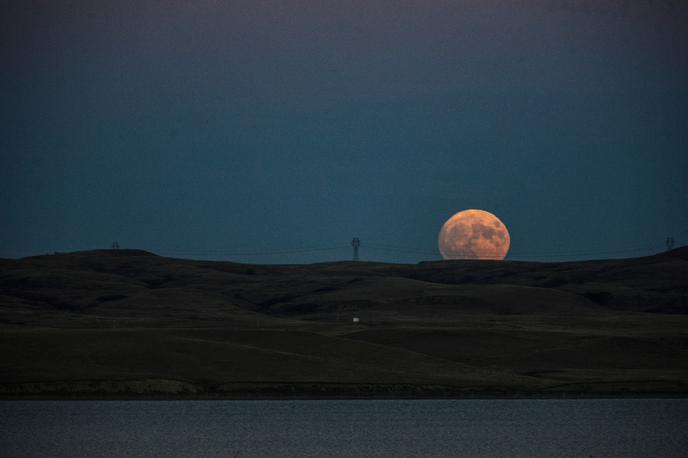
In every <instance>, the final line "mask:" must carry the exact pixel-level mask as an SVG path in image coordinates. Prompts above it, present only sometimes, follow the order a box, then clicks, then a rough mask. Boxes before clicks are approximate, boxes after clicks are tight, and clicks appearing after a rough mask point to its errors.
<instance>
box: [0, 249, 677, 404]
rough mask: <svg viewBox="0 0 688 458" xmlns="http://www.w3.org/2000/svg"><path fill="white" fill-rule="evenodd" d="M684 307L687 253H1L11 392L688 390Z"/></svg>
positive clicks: (5, 382) (0, 382) (2, 339)
mask: <svg viewBox="0 0 688 458" xmlns="http://www.w3.org/2000/svg"><path fill="white" fill-rule="evenodd" d="M687 297H688V249H687V248H681V249H677V250H674V251H672V252H668V253H663V254H661V255H657V256H651V257H645V258H637V259H625V260H604V261H588V262H570V263H531V262H498V261H450V262H427V263H420V264H417V265H402V264H383V263H367V262H337V263H323V264H312V265H283V266H279V265H247V264H236V263H228V262H209V261H191V260H181V259H170V258H164V257H160V256H156V255H154V254H152V253H148V252H145V251H137V250H113V251H89V252H78V253H69V254H57V255H50V256H40V257H31V258H25V259H20V260H7V259H4V260H0V328H2V333H1V334H0V353H1V355H2V358H1V360H0V393H4V394H5V395H10V396H12V395H24V394H49V395H60V394H85V395H109V394H124V395H132V396H135V395H138V394H143V395H152V394H167V395H174V394H176V395H182V394H190V395H195V396H198V395H220V396H283V395H304V396H314V395H322V396H363V397H365V396H464V395H520V396H527V395H561V393H566V394H570V395H619V394H639V395H648V394H679V395H685V394H686V393H688V327H687V325H688V303H687V302H688V299H687ZM354 317H358V318H359V322H358V323H354V322H353V318H354Z"/></svg>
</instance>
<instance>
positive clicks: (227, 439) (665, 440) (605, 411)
mask: <svg viewBox="0 0 688 458" xmlns="http://www.w3.org/2000/svg"><path fill="white" fill-rule="evenodd" d="M687 431H688V400H518V401H515V400H471V401H463V400H462V401H131V402H129V401H0V455H1V456H5V457H20V456H37V457H49V456H64V457H73V456H85V457H86V456H87V457H97V456H122V457H125V456H126V457H136V456H161V457H162V456H164V457H172V456H184V457H187V456H188V457H192V456H203V457H215V456H218V457H219V456H222V457H248V456H252V457H270V456H274V457H285V456H313V457H316V456H317V457H321V456H360V457H387V456H389V457H404V456H407V457H411V456H414V457H415V456H418V457H428V456H466V457H472V456H475V457H507V456H508V457H514V456H528V457H531V456H553V457H554V456H556V457H562V456H575V457H590V456H592V457H603V456H604V457H610V456H619V457H621V456H623V457H633V456H637V457H651V456H652V457H672V456H675V457H679V456H681V457H684V456H688V433H687Z"/></svg>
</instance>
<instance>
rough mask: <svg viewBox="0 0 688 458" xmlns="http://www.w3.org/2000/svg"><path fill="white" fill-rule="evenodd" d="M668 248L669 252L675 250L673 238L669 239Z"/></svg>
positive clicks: (667, 241)
mask: <svg viewBox="0 0 688 458" xmlns="http://www.w3.org/2000/svg"><path fill="white" fill-rule="evenodd" d="M666 247H667V251H671V250H672V249H673V248H674V238H673V237H667V239H666Z"/></svg>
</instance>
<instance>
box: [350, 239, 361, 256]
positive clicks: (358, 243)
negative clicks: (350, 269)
mask: <svg viewBox="0 0 688 458" xmlns="http://www.w3.org/2000/svg"><path fill="white" fill-rule="evenodd" d="M351 246H352V247H354V261H358V247H360V246H361V239H359V238H358V237H354V239H353V240H352V241H351Z"/></svg>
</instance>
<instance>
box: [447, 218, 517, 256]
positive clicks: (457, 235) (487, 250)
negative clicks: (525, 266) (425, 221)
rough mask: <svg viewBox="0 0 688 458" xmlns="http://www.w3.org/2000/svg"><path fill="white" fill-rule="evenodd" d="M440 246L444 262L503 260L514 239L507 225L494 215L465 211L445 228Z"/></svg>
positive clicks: (451, 219) (451, 220)
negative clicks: (455, 260) (449, 260)
mask: <svg viewBox="0 0 688 458" xmlns="http://www.w3.org/2000/svg"><path fill="white" fill-rule="evenodd" d="M437 244H438V247H439V250H440V254H441V255H442V258H443V259H495V260H502V259H504V258H505V257H506V254H507V253H508V251H509V246H510V245H511V238H510V236H509V231H508V230H507V228H506V226H505V225H504V223H502V221H500V219H499V218H497V217H496V216H495V215H493V214H492V213H490V212H486V211H484V210H464V211H461V212H459V213H457V214H455V215H454V216H452V217H451V218H449V219H448V220H447V221H446V222H445V223H444V224H443V225H442V229H441V230H440V233H439V236H438V240H437Z"/></svg>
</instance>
